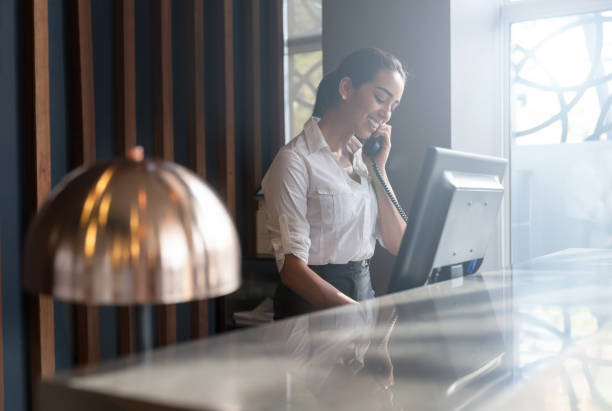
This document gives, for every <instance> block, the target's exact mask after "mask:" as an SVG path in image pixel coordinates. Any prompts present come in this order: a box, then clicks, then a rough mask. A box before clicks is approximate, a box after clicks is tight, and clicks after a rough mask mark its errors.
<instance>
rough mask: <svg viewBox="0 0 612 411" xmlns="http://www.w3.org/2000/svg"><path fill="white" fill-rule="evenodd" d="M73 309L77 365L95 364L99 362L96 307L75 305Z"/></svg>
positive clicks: (98, 325)
mask: <svg viewBox="0 0 612 411" xmlns="http://www.w3.org/2000/svg"><path fill="white" fill-rule="evenodd" d="M74 308H75V319H76V330H75V331H76V351H77V352H76V354H77V356H76V358H77V364H95V363H97V362H99V361H100V316H99V310H98V307H95V306H91V305H85V304H76V305H75V306H74Z"/></svg>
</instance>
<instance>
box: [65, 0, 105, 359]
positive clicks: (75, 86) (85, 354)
mask: <svg viewBox="0 0 612 411" xmlns="http://www.w3.org/2000/svg"><path fill="white" fill-rule="evenodd" d="M70 8H71V10H70V12H71V31H72V33H71V34H72V35H71V36H70V43H71V49H72V50H71V53H72V67H73V73H76V74H77V75H76V76H73V77H72V101H73V108H74V109H73V116H72V136H73V165H74V166H75V167H78V166H80V165H91V164H93V163H94V161H95V159H96V122H95V110H94V72H93V43H92V33H91V1H90V0H73V1H72V2H71V4H70ZM74 311H75V319H76V321H75V324H76V329H75V335H76V351H77V356H76V358H77V364H93V363H97V362H99V361H100V317H99V310H98V307H96V306H90V305H86V304H76V305H75V307H74Z"/></svg>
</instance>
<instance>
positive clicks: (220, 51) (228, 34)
mask: <svg viewBox="0 0 612 411" xmlns="http://www.w3.org/2000/svg"><path fill="white" fill-rule="evenodd" d="M219 1H220V4H219V5H218V8H217V9H218V12H219V14H220V15H218V16H217V22H218V23H219V32H218V35H219V38H220V39H221V44H220V45H219V46H218V48H217V49H216V53H215V54H216V58H215V64H216V70H215V71H216V73H217V77H218V78H219V81H218V87H219V89H218V93H217V95H218V101H219V105H220V106H221V107H222V111H221V113H220V120H221V124H220V127H219V135H218V138H217V141H218V142H219V173H218V174H219V193H220V195H221V198H222V199H223V200H224V202H225V207H226V208H227V211H228V212H229V214H230V215H231V216H232V218H233V219H234V221H235V220H236V164H235V163H236V150H235V134H236V113H235V109H234V87H235V84H234V36H233V1H232V0H219ZM216 308H217V330H218V331H224V330H225V298H223V297H219V298H217V299H216Z"/></svg>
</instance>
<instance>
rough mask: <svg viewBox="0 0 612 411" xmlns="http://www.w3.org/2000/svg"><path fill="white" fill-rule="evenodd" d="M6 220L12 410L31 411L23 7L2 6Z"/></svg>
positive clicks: (0, 131) (0, 143)
mask: <svg viewBox="0 0 612 411" xmlns="http://www.w3.org/2000/svg"><path fill="white" fill-rule="evenodd" d="M0 43H1V49H2V52H1V53H0V96H2V98H0V123H1V124H2V127H0V175H1V176H2V184H1V185H0V210H1V212H0V218H2V221H1V228H2V317H3V318H2V327H3V337H4V344H3V345H4V352H3V356H4V376H5V378H4V383H5V386H4V392H5V409H6V410H25V407H26V387H27V386H28V379H27V371H26V370H27V369H28V363H27V361H26V352H27V348H28V344H27V340H26V339H25V326H26V324H27V323H26V319H25V315H24V308H25V305H24V300H23V294H22V288H21V274H20V273H21V259H20V255H21V244H22V241H23V236H22V234H21V229H22V226H23V220H24V218H26V204H25V198H24V190H25V187H24V181H25V178H24V177H25V175H24V169H23V167H22V163H21V162H20V159H21V158H23V156H24V141H23V136H24V132H25V131H24V127H23V119H24V116H23V110H22V105H23V103H24V101H23V97H22V96H23V91H24V90H23V51H22V46H23V5H22V2H21V1H20V0H3V1H0Z"/></svg>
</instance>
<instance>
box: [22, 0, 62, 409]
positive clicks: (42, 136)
mask: <svg viewBox="0 0 612 411" xmlns="http://www.w3.org/2000/svg"><path fill="white" fill-rule="evenodd" d="M47 7H48V6H47V0H27V1H25V2H24V20H25V21H24V28H25V35H24V52H25V53H24V54H25V71H26V72H25V80H26V81H25V84H26V86H25V93H26V96H25V99H26V117H25V127H26V133H27V136H26V138H27V145H26V163H27V176H28V177H27V187H28V211H29V214H30V218H32V217H33V216H34V215H35V214H36V212H37V210H38V209H39V208H40V207H41V206H42V204H43V202H44V201H45V199H46V198H47V195H48V193H49V190H50V188H51V147H50V145H51V143H50V119H49V113H50V107H49V21H48V8H47ZM27 304H28V312H29V323H30V336H29V339H30V342H29V345H30V370H31V373H30V376H31V381H30V383H31V385H30V389H31V391H30V394H31V397H30V399H31V401H32V403H31V404H32V406H34V404H35V403H36V401H35V399H34V395H35V389H34V388H35V384H36V381H37V380H38V378H40V377H45V376H50V375H53V374H54V372H55V337H54V329H53V299H52V298H51V297H50V296H46V295H40V294H39V295H28V303H27Z"/></svg>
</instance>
